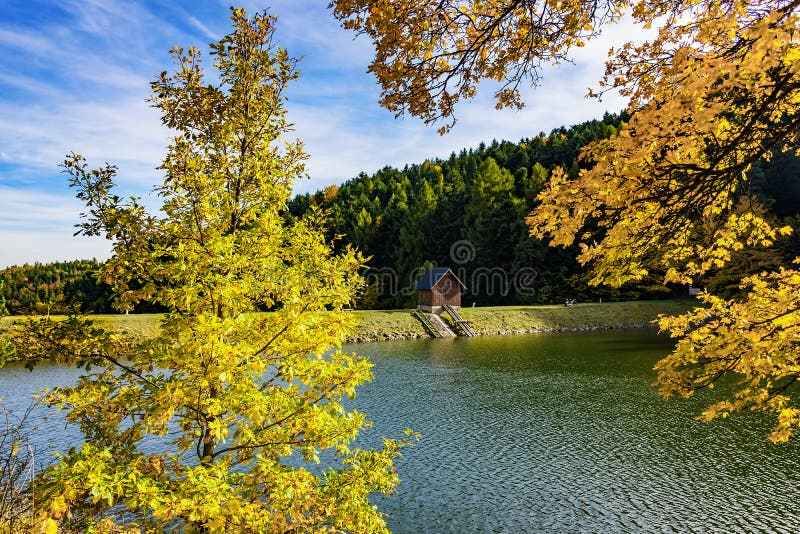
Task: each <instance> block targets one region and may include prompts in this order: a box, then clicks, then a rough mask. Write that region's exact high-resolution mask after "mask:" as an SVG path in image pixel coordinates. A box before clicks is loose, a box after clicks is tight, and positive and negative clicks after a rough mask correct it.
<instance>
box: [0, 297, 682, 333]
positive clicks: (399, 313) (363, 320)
mask: <svg viewBox="0 0 800 534" xmlns="http://www.w3.org/2000/svg"><path fill="white" fill-rule="evenodd" d="M696 305H697V301H694V300H652V301H638V302H609V303H603V304H599V303H587V304H576V305H574V306H570V307H569V308H567V307H565V306H564V305H553V306H496V307H488V308H462V310H461V314H462V315H463V316H464V319H466V320H467V321H470V323H471V324H472V327H473V329H475V330H476V331H477V332H478V333H480V334H508V333H519V332H546V331H559V330H582V329H591V328H625V327H631V326H642V325H646V324H648V323H650V322H651V321H652V320H653V319H655V318H656V317H657V316H658V315H659V314H679V313H683V312H685V311H686V310H688V309H690V308H691V307H693V306H696ZM412 311H413V310H358V311H352V312H349V313H352V314H354V315H355V316H356V318H357V319H358V327H357V328H356V331H355V332H353V334H352V335H351V336H350V338H349V341H352V342H358V341H381V340H387V339H409V338H417V337H428V334H427V333H426V332H425V329H424V328H423V326H422V324H421V323H420V322H419V321H418V320H417V319H416V318H414V316H413V315H411V312H412ZM91 317H92V318H94V319H95V320H97V322H98V323H99V324H100V325H103V326H107V327H110V328H113V329H115V330H119V331H123V332H127V333H129V334H133V335H136V336H142V337H150V336H153V335H155V334H156V332H158V328H159V321H158V320H159V318H160V317H161V315H159V314H142V315H133V314H132V315H123V314H119V315H93V316H91ZM19 319H21V317H4V318H2V319H0V331H2V330H5V329H7V328H8V327H9V326H11V324H12V323H13V322H14V321H15V320H19Z"/></svg>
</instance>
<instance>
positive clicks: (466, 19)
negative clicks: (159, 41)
mask: <svg viewBox="0 0 800 534" xmlns="http://www.w3.org/2000/svg"><path fill="white" fill-rule="evenodd" d="M333 6H334V13H335V14H336V16H338V17H339V18H340V19H341V20H342V21H343V22H344V25H345V26H346V27H349V28H352V29H355V30H357V31H360V32H363V33H366V34H367V35H369V36H370V37H371V38H372V39H373V41H374V43H375V45H376V47H377V50H378V52H377V54H376V58H375V61H374V63H373V64H372V65H371V67H370V68H371V70H372V71H373V72H375V73H376V75H377V76H378V79H379V80H380V82H381V83H382V85H383V90H384V92H383V104H384V105H385V106H387V107H388V108H389V109H391V110H394V111H397V112H406V111H407V112H409V113H411V114H413V115H417V116H420V117H422V118H423V119H424V120H426V121H428V122H435V121H439V120H441V119H447V118H450V119H452V117H453V113H454V106H455V104H456V103H457V102H458V100H459V99H461V98H465V97H470V96H472V95H473V94H474V93H475V87H476V85H477V83H478V82H479V81H480V80H481V79H493V80H496V81H499V82H501V83H502V84H503V85H502V87H501V89H500V90H499V91H498V92H497V94H496V96H497V101H498V106H506V105H521V102H520V99H519V92H518V90H517V88H518V86H519V84H520V82H521V81H524V80H525V79H526V78H527V79H531V80H533V81H536V80H537V77H538V73H539V71H538V68H539V65H540V64H541V63H542V62H543V61H551V60H555V61H558V60H561V59H563V58H564V57H567V55H568V52H569V50H570V48H571V47H574V46H581V45H582V44H583V42H584V41H585V40H587V39H588V38H591V37H592V36H593V35H595V33H596V32H597V31H599V30H600V29H602V27H603V25H604V24H606V23H608V22H612V21H614V20H616V19H618V18H619V17H620V16H622V14H624V13H626V12H629V13H631V14H632V17H633V19H634V21H635V22H636V23H638V24H640V25H641V26H642V27H647V28H650V27H655V28H656V29H657V37H656V38H654V39H652V40H651V41H647V42H645V43H643V44H633V43H629V44H627V45H625V46H623V47H622V48H620V49H618V50H612V51H610V54H609V60H608V62H607V64H606V75H605V77H604V79H603V80H602V81H600V82H599V90H598V91H597V92H598V93H602V92H604V91H608V90H611V89H617V90H619V91H620V92H621V93H622V94H623V95H625V96H627V97H629V98H630V104H629V111H630V113H631V119H630V121H629V122H628V123H627V124H625V125H624V127H623V128H622V129H621V131H620V132H619V134H618V135H616V136H614V137H612V138H611V139H608V140H603V141H600V142H597V143H594V144H592V145H590V146H588V147H586V148H585V149H584V150H583V152H582V154H581V158H582V161H583V163H584V166H585V167H587V169H588V170H584V171H581V173H580V176H579V177H578V178H577V179H574V180H572V179H570V178H569V177H568V176H567V175H566V174H565V173H564V172H563V170H560V169H557V170H555V171H554V172H553V176H552V177H551V179H550V181H549V183H548V185H547V187H546V188H545V189H544V190H543V191H542V193H541V194H540V195H539V197H538V200H539V206H538V207H537V208H536V209H535V211H534V212H533V213H532V214H531V215H530V216H529V218H528V223H529V225H530V227H531V231H532V233H533V235H536V236H539V237H548V238H549V239H550V240H551V242H552V243H554V244H557V245H565V246H566V245H571V244H573V243H578V244H579V245H580V248H581V254H580V258H579V259H580V261H581V262H583V263H591V264H592V265H593V274H594V276H593V280H592V282H593V283H595V284H610V285H614V286H619V285H621V284H623V283H625V282H626V281H629V280H639V279H642V278H643V277H645V276H647V275H648V273H650V271H651V270H653V269H656V270H658V271H660V272H665V273H666V277H665V281H666V282H680V283H691V282H692V281H696V280H698V278H699V277H701V276H703V275H704V274H706V273H708V272H709V271H710V270H712V269H716V268H719V267H722V266H724V265H725V264H726V263H728V262H729V261H730V260H731V258H732V255H734V254H736V253H739V252H740V251H742V250H746V249H748V248H752V247H765V246H770V245H771V244H772V243H773V242H774V241H775V240H776V238H778V237H779V236H780V235H785V234H788V233H789V232H790V229H789V228H786V227H777V226H776V225H775V224H774V223H773V222H772V221H770V220H768V218H766V217H765V215H764V210H763V209H762V208H761V206H759V205H758V202H757V201H756V200H755V199H754V198H753V197H752V195H750V193H749V173H750V171H751V168H752V165H753V164H754V163H755V162H757V161H759V160H761V159H769V158H770V157H771V155H772V154H773V153H775V152H778V151H785V150H794V149H795V148H794V147H797V146H798V145H800V46H798V45H799V44H800V13H799V12H800V1H797V0H722V1H711V0H671V1H668V2H667V1H661V0H640V1H614V0H608V1H597V0H593V1H590V0H567V1H561V0H559V1H556V0H481V1H474V2H469V1H454V0H441V1H439V0H414V1H411V2H402V3H394V2H388V1H387V2H383V1H371V0H337V1H335V2H333ZM451 124H452V122H451V123H450V125H451ZM448 126H449V125H446V126H445V128H444V129H447V127H448ZM798 279H800V271H798V270H796V269H794V268H789V267H788V266H787V268H785V269H784V270H781V271H780V272H775V273H763V274H761V275H757V276H752V277H749V278H746V279H745V280H743V281H742V289H743V291H744V292H745V293H744V294H743V295H744V296H742V297H740V298H738V299H736V300H730V301H726V300H723V299H719V298H716V297H713V296H711V295H705V296H703V297H702V299H703V300H704V302H705V303H706V305H707V308H702V309H698V310H695V311H693V312H691V313H689V314H687V315H684V316H681V317H662V318H660V325H661V327H662V329H664V330H667V331H669V332H670V333H671V334H672V335H673V336H675V337H679V338H681V339H680V342H679V343H678V346H677V348H676V350H675V351H674V352H673V353H672V354H671V355H670V356H668V357H667V358H665V359H664V360H663V361H661V362H660V363H659V364H658V366H657V369H658V372H659V374H658V383H659V384H660V391H661V393H662V394H663V395H664V396H671V395H676V394H677V395H682V396H689V395H691V394H692V393H693V392H694V391H696V390H697V389H699V388H703V387H707V386H710V385H713V383H714V381H715V380H716V379H718V378H719V377H721V376H724V375H726V374H729V373H734V374H738V375H739V376H740V378H741V382H740V387H739V388H738V390H737V391H736V393H734V394H733V396H732V397H731V398H730V399H726V400H723V401H722V402H720V403H717V404H714V405H713V406H711V407H710V408H709V409H708V410H707V411H706V412H705V413H704V417H705V418H707V419H713V418H714V417H717V416H719V415H721V414H727V413H730V412H735V411H741V410H744V409H756V410H766V411H769V412H773V413H775V414H777V417H778V424H777V427H776V429H775V431H774V433H773V434H772V435H771V437H770V439H772V440H773V441H776V442H779V441H785V440H787V439H788V438H789V437H790V436H791V434H792V431H793V430H794V429H796V428H797V427H798V425H800V411H798V408H797V407H796V405H795V404H793V403H792V395H791V393H792V392H793V391H794V390H795V386H794V384H795V382H796V381H797V379H798V378H800V367H798V365H800V361H799V359H798V350H800V337H798V333H800V332H798V330H797V328H798V326H797V325H798V322H800V292H798V291H797V284H796V281H797V280H798Z"/></svg>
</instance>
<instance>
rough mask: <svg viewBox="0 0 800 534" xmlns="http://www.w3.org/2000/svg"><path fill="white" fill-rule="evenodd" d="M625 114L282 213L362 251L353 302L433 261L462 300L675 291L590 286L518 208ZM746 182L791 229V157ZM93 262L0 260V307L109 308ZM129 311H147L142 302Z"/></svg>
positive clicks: (731, 289) (666, 294) (783, 259)
mask: <svg viewBox="0 0 800 534" xmlns="http://www.w3.org/2000/svg"><path fill="white" fill-rule="evenodd" d="M625 119H626V117H625V116H623V115H620V114H606V115H604V116H603V118H602V119H601V120H593V121H588V122H585V123H582V124H579V125H576V126H572V127H570V128H565V127H561V128H558V129H555V130H553V131H552V132H551V133H550V134H544V133H540V134H539V135H537V136H536V137H533V138H531V139H523V140H522V141H520V142H517V143H512V142H507V141H503V142H497V141H493V142H491V143H490V144H489V145H485V144H481V145H480V146H478V147H477V148H475V149H469V150H466V149H465V150H462V151H461V152H459V153H458V154H456V153H453V154H451V155H450V157H449V158H447V159H444V160H435V161H426V162H423V163H421V164H415V165H408V166H406V167H404V168H403V169H395V168H392V167H386V168H383V169H381V170H379V171H378V172H376V173H375V174H373V175H367V174H365V173H361V174H360V175H358V176H357V177H355V178H353V179H351V180H348V181H347V182H345V183H344V184H342V185H341V186H338V187H337V186H330V187H327V188H325V189H324V190H321V191H318V192H316V193H314V194H304V195H298V196H296V197H294V198H293V199H292V200H290V201H289V203H288V206H287V208H288V209H287V215H286V216H287V217H288V218H293V217H300V216H302V215H303V214H304V213H305V212H306V211H308V210H309V209H312V208H314V207H317V208H320V209H323V210H324V211H325V212H327V214H328V219H329V226H328V231H329V238H331V239H336V241H337V243H338V246H340V247H344V246H347V245H351V246H354V247H356V248H358V249H359V250H361V251H362V252H363V253H364V255H365V256H368V257H370V259H369V261H368V263H367V266H366V267H367V268H366V269H365V272H364V275H365V277H366V279H367V282H368V284H367V287H366V289H365V291H364V292H363V294H362V295H361V297H360V298H359V299H358V301H357V302H355V303H354V305H356V306H358V307H360V308H404V307H409V306H413V305H415V303H416V301H415V294H414V292H413V290H412V289H413V285H414V282H415V281H416V279H417V278H418V277H419V276H420V275H421V273H422V272H424V270H426V269H428V268H431V267H432V266H434V265H435V266H442V267H444V266H446V267H450V268H452V269H453V270H454V271H455V272H456V273H457V274H458V275H459V277H460V278H461V279H462V280H463V281H464V282H465V284H466V286H467V290H466V292H465V293H464V296H463V300H462V302H463V304H464V305H466V306H469V305H471V304H472V303H473V302H474V303H476V304H477V305H497V304H531V303H563V302H564V301H565V300H566V299H576V300H578V301H579V302H585V301H596V300H598V299H600V298H602V299H603V300H637V299H653V298H675V297H685V296H686V295H687V293H688V288H686V287H664V286H663V285H661V284H660V283H659V281H660V279H661V276H660V273H657V272H656V273H653V276H652V278H651V279H649V280H645V281H643V282H641V283H638V284H629V285H626V286H623V287H622V288H620V289H612V288H596V287H590V286H589V284H588V280H589V278H590V277H589V275H588V269H587V268H585V267H582V266H580V265H579V264H578V263H577V261H576V260H575V257H576V255H577V254H576V252H577V251H576V250H575V249H562V248H550V247H548V246H547V244H546V243H543V242H541V241H540V240H538V239H535V238H531V237H529V236H528V231H529V229H528V227H527V226H526V224H525V216H526V215H527V214H528V213H529V212H530V211H531V210H532V209H533V207H534V204H535V198H536V195H537V194H538V193H539V191H541V189H542V188H543V187H544V185H545V184H546V183H547V180H548V178H549V176H550V172H551V171H552V169H553V168H554V167H556V166H562V167H563V168H564V169H566V170H567V172H568V173H569V174H570V175H571V176H573V177H574V176H577V174H578V172H579V171H580V169H581V165H582V162H580V161H578V152H579V150H580V148H581V147H583V146H584V145H586V144H587V143H589V142H591V141H594V140H597V139H602V138H606V137H609V136H611V135H614V134H615V133H616V132H617V131H618V129H619V128H620V125H621V123H622V121H623V120H625ZM746 192H748V193H751V194H752V195H753V196H755V197H756V198H758V199H759V200H760V201H761V202H763V203H764V205H765V206H766V208H767V210H768V213H769V214H771V216H772V217H774V218H775V219H780V220H781V221H782V222H783V224H790V225H792V226H793V227H795V228H796V229H798V230H800V216H799V215H798V214H800V158H798V157H797V156H795V155H794V154H792V153H783V154H777V155H776V156H775V157H774V159H773V160H772V161H771V162H769V163H765V162H759V163H757V164H756V166H755V168H754V169H753V172H752V173H751V177H750V181H749V183H748V191H746ZM798 233H800V232H797V231H796V232H795V233H794V234H793V235H792V236H790V237H788V238H785V239H783V240H782V241H781V242H780V243H778V246H777V247H775V248H772V249H767V250H761V251H755V252H753V251H748V252H747V253H741V255H740V256H741V257H737V258H734V261H732V262H731V263H730V264H729V266H728V267H726V269H723V270H721V271H718V272H715V273H712V274H711V275H710V276H708V277H707V278H706V279H705V280H702V281H701V282H702V283H701V284H700V285H701V286H702V287H707V288H708V289H709V290H711V291H712V292H716V293H718V294H722V295H725V296H731V295H733V294H735V293H736V292H737V291H738V286H737V284H738V282H739V280H741V278H742V277H743V276H745V275H747V274H751V273H755V272H760V271H763V270H768V269H774V268H777V267H778V266H780V265H786V264H788V263H789V262H790V261H791V260H792V259H793V258H795V257H797V256H800V239H799V238H798ZM99 267H100V264H99V263H98V262H96V261H94V260H91V261H83V260H81V261H71V262H61V263H51V264H35V265H25V266H22V267H11V268H8V269H4V270H1V271H0V306H2V303H3V301H5V307H6V308H7V310H8V312H9V313H11V314H25V313H47V312H50V313H64V312H66V311H68V310H69V309H71V308H75V307H78V308H80V309H81V310H82V311H89V312H95V313H110V312H112V311H114V310H113V307H112V302H111V290H110V288H109V287H108V285H106V284H104V283H98V282H97V280H96V274H97V271H98V269H99ZM2 311H3V310H2V309H1V308H0V313H2ZM134 311H138V312H143V311H157V309H155V308H154V307H152V306H149V305H148V304H147V303H142V304H140V305H139V306H138V307H137V309H136V310H134Z"/></svg>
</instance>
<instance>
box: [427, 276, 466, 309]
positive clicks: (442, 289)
mask: <svg viewBox="0 0 800 534" xmlns="http://www.w3.org/2000/svg"><path fill="white" fill-rule="evenodd" d="M432 293H433V295H432V298H431V305H432V306H443V305H445V304H449V305H450V306H453V307H454V308H460V307H461V287H460V286H459V284H458V281H457V280H456V279H455V278H454V277H453V276H450V275H448V276H445V277H444V278H442V279H441V280H440V281H439V283H438V284H436V285H435V286H434V287H433V290H432Z"/></svg>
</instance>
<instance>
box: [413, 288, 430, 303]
mask: <svg viewBox="0 0 800 534" xmlns="http://www.w3.org/2000/svg"><path fill="white" fill-rule="evenodd" d="M417 305H419V306H432V305H433V291H431V290H430V289H420V290H419V291H417Z"/></svg>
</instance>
